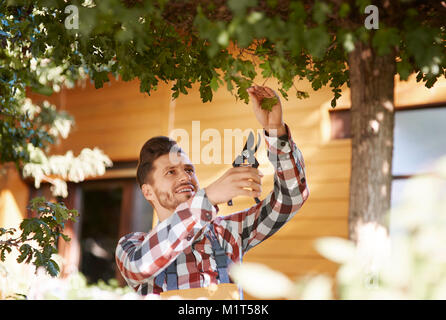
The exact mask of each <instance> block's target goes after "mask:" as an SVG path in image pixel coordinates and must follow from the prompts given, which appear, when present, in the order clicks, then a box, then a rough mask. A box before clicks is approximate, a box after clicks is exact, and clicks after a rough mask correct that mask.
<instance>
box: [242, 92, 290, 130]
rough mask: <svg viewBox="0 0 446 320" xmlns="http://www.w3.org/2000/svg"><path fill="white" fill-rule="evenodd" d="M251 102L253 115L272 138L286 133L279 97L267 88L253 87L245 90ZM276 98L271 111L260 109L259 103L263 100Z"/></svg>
mask: <svg viewBox="0 0 446 320" xmlns="http://www.w3.org/2000/svg"><path fill="white" fill-rule="evenodd" d="M246 91H247V92H248V94H249V97H250V98H251V101H252V107H253V110H254V114H255V115H256V118H257V120H258V121H259V123H260V125H261V126H262V127H263V128H264V129H265V130H266V131H267V132H268V134H270V135H272V136H281V135H283V134H285V133H286V129H285V125H284V122H283V115H282V104H281V102H280V98H279V96H278V95H277V94H276V93H275V92H274V90H272V89H271V88H268V87H260V86H253V87H249V88H248V89H247V90H246ZM273 97H276V98H277V104H275V105H274V106H273V107H272V109H271V111H268V110H264V109H262V106H261V103H262V100H263V99H264V98H273Z"/></svg>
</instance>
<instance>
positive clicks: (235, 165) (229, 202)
mask: <svg viewBox="0 0 446 320" xmlns="http://www.w3.org/2000/svg"><path fill="white" fill-rule="evenodd" d="M233 166H234V167H240V165H239V164H234V165H233ZM258 166H259V163H258V162H257V160H256V163H255V164H253V165H251V167H253V168H257V167H258ZM254 200H255V201H256V203H259V202H260V199H259V198H257V197H255V198H254ZM232 205H233V203H232V199H231V200H229V201H228V206H232Z"/></svg>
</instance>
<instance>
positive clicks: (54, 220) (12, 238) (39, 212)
mask: <svg viewBox="0 0 446 320" xmlns="http://www.w3.org/2000/svg"><path fill="white" fill-rule="evenodd" d="M29 210H30V211H31V213H32V217H31V218H27V219H24V220H23V221H22V222H21V223H20V227H19V228H20V231H21V233H20V235H18V234H17V230H16V229H14V228H9V229H5V228H0V237H3V236H6V240H0V260H1V261H5V259H6V254H7V253H8V254H9V253H11V251H12V250H13V249H15V250H17V251H18V253H19V256H18V258H17V262H18V263H22V262H25V263H32V264H34V265H35V266H36V269H37V268H38V267H43V268H44V269H45V270H47V271H48V273H49V274H50V275H52V276H56V275H57V274H58V273H59V266H58V264H57V263H56V261H54V260H53V259H52V255H53V254H55V253H57V243H58V240H59V239H60V238H62V239H63V240H65V241H70V238H69V237H68V236H67V235H65V234H63V233H62V231H63V228H64V224H65V223H66V222H67V221H70V220H71V221H75V217H76V216H77V215H78V213H77V210H74V209H71V210H70V209H68V208H67V207H66V206H65V205H64V204H63V203H52V202H47V201H46V200H45V198H43V197H37V198H34V199H32V200H31V202H30V206H29Z"/></svg>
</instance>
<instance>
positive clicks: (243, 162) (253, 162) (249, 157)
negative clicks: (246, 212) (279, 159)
mask: <svg viewBox="0 0 446 320" xmlns="http://www.w3.org/2000/svg"><path fill="white" fill-rule="evenodd" d="M260 142H261V137H260V133H259V135H258V138H257V144H254V134H253V133H252V131H251V132H250V133H249V136H248V139H247V140H246V143H245V146H244V147H243V150H242V152H241V153H240V154H239V155H238V156H237V157H236V158H235V160H234V162H233V163H232V166H233V167H241V166H251V167H253V168H257V167H258V166H259V162H258V161H257V159H256V157H255V153H256V151H257V149H258V147H259V145H260ZM254 200H255V201H256V203H259V202H260V199H259V198H257V197H255V198H254ZM228 206H232V200H229V201H228Z"/></svg>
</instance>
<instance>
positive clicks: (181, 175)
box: [180, 170, 192, 182]
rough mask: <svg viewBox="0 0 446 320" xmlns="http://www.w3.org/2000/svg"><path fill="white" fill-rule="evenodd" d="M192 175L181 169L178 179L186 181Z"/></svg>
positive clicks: (190, 178) (189, 179)
mask: <svg viewBox="0 0 446 320" xmlns="http://www.w3.org/2000/svg"><path fill="white" fill-rule="evenodd" d="M191 180H192V177H191V175H190V174H189V173H187V172H186V171H184V170H182V171H181V173H180V181H181V182H187V181H191Z"/></svg>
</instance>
